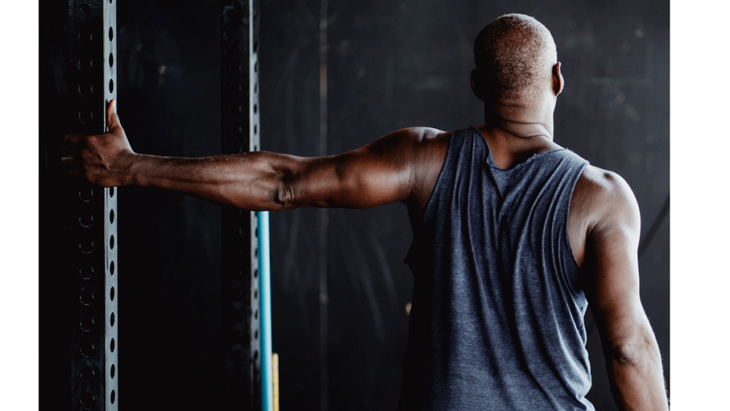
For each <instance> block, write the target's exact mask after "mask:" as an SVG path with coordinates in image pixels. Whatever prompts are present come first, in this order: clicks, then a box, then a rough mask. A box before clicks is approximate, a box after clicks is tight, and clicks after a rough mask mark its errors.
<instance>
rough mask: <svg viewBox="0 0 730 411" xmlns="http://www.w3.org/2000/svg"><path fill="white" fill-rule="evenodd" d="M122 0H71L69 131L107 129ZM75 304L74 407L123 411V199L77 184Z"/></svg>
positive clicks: (72, 195)
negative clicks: (119, 235) (120, 369)
mask: <svg viewBox="0 0 730 411" xmlns="http://www.w3.org/2000/svg"><path fill="white" fill-rule="evenodd" d="M116 1H117V0H69V2H68V11H69V22H68V57H69V61H68V104H67V107H66V109H68V110H69V111H68V113H67V117H68V118H69V119H71V129H72V130H74V131H77V132H80V133H84V134H100V133H103V132H105V131H106V129H107V125H106V116H105V110H106V106H107V104H108V103H109V101H111V99H114V98H116V84H115V82H116V72H117V70H116V61H115V60H116V38H115V35H116ZM67 193H68V195H69V196H68V198H66V200H67V201H66V202H67V205H68V210H69V213H68V216H69V220H70V224H69V229H70V233H71V234H70V238H71V239H72V241H71V243H72V244H73V247H72V252H71V253H69V255H68V258H69V261H67V264H66V265H67V266H68V267H70V269H69V275H70V277H71V278H69V281H70V282H71V284H73V286H72V287H71V290H72V293H71V295H70V296H69V299H70V302H69V303H70V305H71V310H70V311H71V329H72V331H71V341H70V348H71V369H70V372H71V409H72V410H74V411H75V410H93V411H96V410H104V411H110V410H114V411H116V410H117V409H118V376H117V363H118V361H117V359H118V355H117V352H118V347H117V342H118V333H117V328H118V326H117V320H118V319H117V304H118V299H117V277H118V273H117V265H118V263H117V248H118V244H117V196H116V195H115V194H116V192H115V190H114V189H113V188H111V189H104V188H100V187H97V186H93V185H91V184H88V183H83V182H79V181H72V182H69V187H68V190H67Z"/></svg>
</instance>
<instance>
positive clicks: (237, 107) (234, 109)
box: [231, 103, 243, 114]
mask: <svg viewBox="0 0 730 411" xmlns="http://www.w3.org/2000/svg"><path fill="white" fill-rule="evenodd" d="M241 113H243V104H239V103H233V104H231V114H241Z"/></svg>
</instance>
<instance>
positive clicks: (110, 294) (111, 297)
mask: <svg viewBox="0 0 730 411" xmlns="http://www.w3.org/2000/svg"><path fill="white" fill-rule="evenodd" d="M109 299H110V300H112V301H114V287H112V288H111V290H109Z"/></svg>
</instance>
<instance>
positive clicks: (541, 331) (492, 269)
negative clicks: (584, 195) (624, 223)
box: [399, 128, 594, 411]
mask: <svg viewBox="0 0 730 411" xmlns="http://www.w3.org/2000/svg"><path fill="white" fill-rule="evenodd" d="M586 164H588V162H587V161H585V160H584V159H582V158H581V157H579V156H578V155H577V154H575V153H573V152H572V151H570V150H567V149H561V150H555V151H550V152H545V153H541V154H536V155H533V156H532V157H530V158H529V159H528V160H526V161H525V162H523V163H521V164H518V165H517V166H515V167H514V168H512V169H510V170H502V169H499V168H497V167H495V165H494V160H493V158H492V155H491V153H490V152H489V147H488V146H487V144H486V142H485V140H484V138H483V137H482V136H481V134H479V132H478V131H477V130H475V129H473V128H470V129H466V130H460V131H456V132H454V133H453V135H452V136H451V140H450V142H449V148H448V152H447V155H446V160H445V162H444V165H443V168H442V170H441V174H440V175H439V178H438V181H437V182H436V186H435V187H434V190H433V193H432V194H431V198H430V200H429V203H428V205H427V207H426V211H425V216H424V219H423V227H422V230H421V232H420V233H418V234H417V235H416V237H415V238H414V240H413V243H412V244H411V248H410V250H409V251H408V255H407V257H406V260H405V261H406V263H407V264H408V265H409V266H410V267H411V270H412V272H413V275H414V289H413V301H412V309H411V312H410V326H409V327H410V334H409V341H408V348H407V350H406V359H405V366H404V371H403V387H402V392H401V400H400V405H399V409H401V410H458V411H466V410H500V411H501V410H529V411H535V410H593V409H594V408H593V405H592V404H591V403H590V402H589V401H588V400H587V399H586V398H585V395H586V393H587V392H588V390H589V389H590V386H591V374H590V364H589V362H588V352H587V351H586V349H585V344H586V330H585V328H584V323H583V317H584V314H585V311H586V308H587V306H588V303H587V301H586V298H585V295H584V293H583V290H582V289H581V287H580V285H579V280H578V266H577V265H576V263H575V260H574V259H573V254H572V251H571V247H570V242H569V240H568V233H567V222H568V211H569V209H570V200H571V197H572V194H573V189H574V188H575V184H576V182H577V180H578V177H579V176H580V174H581V172H582V170H583V168H584V167H585V166H586Z"/></svg>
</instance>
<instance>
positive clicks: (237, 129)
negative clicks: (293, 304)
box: [221, 0, 261, 410]
mask: <svg viewBox="0 0 730 411" xmlns="http://www.w3.org/2000/svg"><path fill="white" fill-rule="evenodd" d="M221 6H222V16H223V21H222V42H221V44H222V50H221V68H222V73H221V80H222V93H221V94H222V105H221V108H222V118H221V120H222V122H221V123H222V133H221V135H222V149H223V153H224V154H235V153H243V152H249V151H257V150H259V147H260V146H259V128H260V125H259V124H260V122H259V98H258V96H259V95H258V91H259V85H258V55H257V51H258V31H259V30H258V26H259V23H258V21H259V20H258V11H259V2H258V0H222V2H221ZM222 221H223V227H222V232H223V234H222V235H223V256H222V258H223V281H222V284H223V285H222V287H223V290H222V296H223V344H224V353H225V363H224V378H225V381H226V384H225V388H224V389H225V398H224V402H225V404H226V408H225V409H226V410H234V409H235V410H254V409H259V408H260V407H261V394H260V390H259V389H258V387H259V384H260V378H261V373H260V352H259V344H260V343H259V338H260V335H259V334H260V330H259V321H258V320H259V290H258V273H259V269H258V245H257V244H258V241H257V233H258V230H257V222H256V215H255V213H253V212H250V211H246V210H240V209H235V208H224V209H223V215H222Z"/></svg>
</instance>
